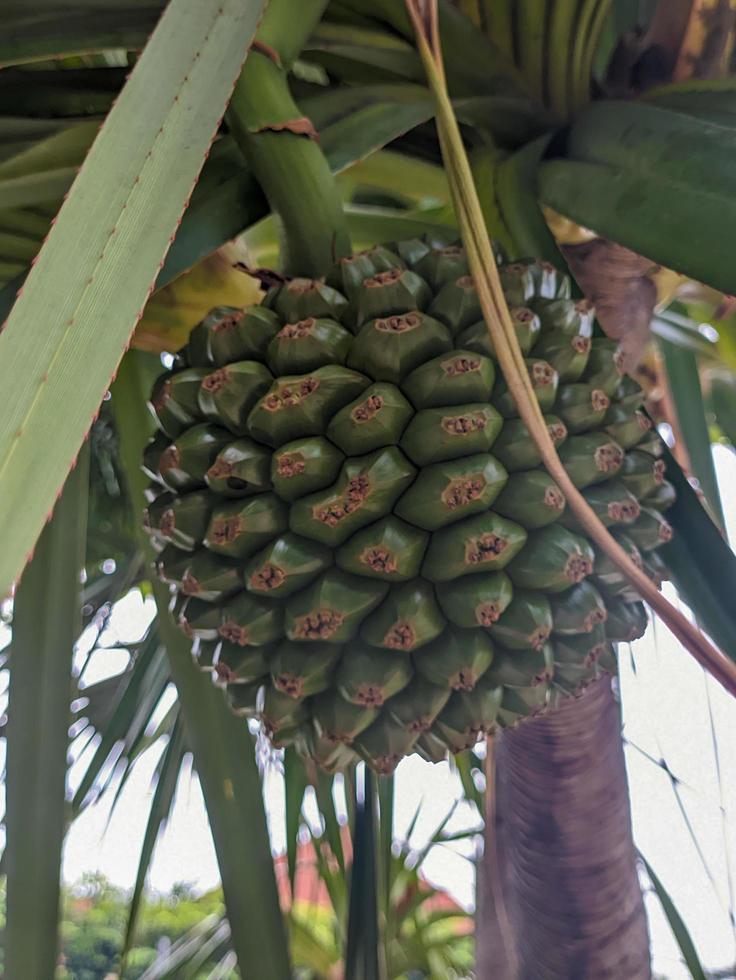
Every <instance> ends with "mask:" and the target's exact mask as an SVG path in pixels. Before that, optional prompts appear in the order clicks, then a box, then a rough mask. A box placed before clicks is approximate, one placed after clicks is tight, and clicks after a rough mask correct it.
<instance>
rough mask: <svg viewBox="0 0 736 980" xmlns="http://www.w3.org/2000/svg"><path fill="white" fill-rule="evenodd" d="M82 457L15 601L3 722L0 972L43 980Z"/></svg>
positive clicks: (72, 636)
mask: <svg viewBox="0 0 736 980" xmlns="http://www.w3.org/2000/svg"><path fill="white" fill-rule="evenodd" d="M87 479H88V451H87V447H85V448H84V449H83V451H82V453H81V455H80V459H79V460H78V462H77V466H76V467H75V469H74V470H73V471H72V473H71V474H70V475H69V477H68V479H67V481H66V485H65V487H64V491H63V493H62V495H61V498H60V499H59V502H58V504H57V505H56V508H55V510H54V515H53V517H52V520H51V523H50V524H49V525H48V526H47V527H46V528H45V530H44V532H43V534H42V535H41V538H40V540H39V542H38V547H37V550H36V554H35V556H34V558H33V561H32V562H31V563H30V565H29V566H28V568H27V569H26V573H25V575H24V576H23V581H22V582H21V584H20V586H19V588H18V591H17V593H16V596H15V606H14V614H13V641H12V653H11V657H10V691H9V710H8V725H7V733H6V734H7V740H8V741H7V745H8V752H7V776H6V779H7V812H6V816H5V822H6V829H7V840H6V847H5V855H4V859H5V868H6V873H7V924H6V928H5V937H4V950H5V975H6V976H7V977H18V978H19V980H20V978H21V977H28V978H29V980H30V978H31V977H34V978H36V977H37V978H38V980H42V978H43V980H45V978H46V977H52V976H53V974H54V967H55V963H56V956H57V940H58V937H57V926H58V915H59V888H60V864H61V845H62V840H63V837H64V829H65V820H66V805H67V804H66V800H65V792H64V790H65V780H66V766H67V760H66V754H67V747H68V729H69V723H70V720H71V712H70V708H69V704H70V693H71V688H72V678H71V669H72V651H73V646H74V643H75V642H76V640H77V637H78V636H79V630H80V627H81V610H80V574H81V570H82V568H83V567H84V543H85V530H86V529H85V521H86V516H87Z"/></svg>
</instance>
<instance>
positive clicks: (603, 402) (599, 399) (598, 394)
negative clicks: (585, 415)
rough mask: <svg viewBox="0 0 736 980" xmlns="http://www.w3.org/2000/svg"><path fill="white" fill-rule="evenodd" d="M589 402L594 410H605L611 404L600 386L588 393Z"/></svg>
mask: <svg viewBox="0 0 736 980" xmlns="http://www.w3.org/2000/svg"><path fill="white" fill-rule="evenodd" d="M590 404H591V407H592V409H593V411H594V412H605V410H606V409H607V408H608V406H609V405H610V404H611V399H610V398H609V397H608V395H607V394H606V393H605V391H601V390H600V388H594V389H593V390H592V392H591V393H590Z"/></svg>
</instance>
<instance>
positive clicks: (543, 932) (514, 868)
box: [484, 677, 651, 980]
mask: <svg viewBox="0 0 736 980" xmlns="http://www.w3.org/2000/svg"><path fill="white" fill-rule="evenodd" d="M620 729H621V719H620V712H619V707H618V705H617V703H616V701H615V700H614V697H613V693H612V690H611V681H610V678H607V677H606V678H602V679H601V680H599V681H596V682H595V683H594V684H592V685H590V687H588V688H587V689H586V691H585V692H584V693H583V694H582V695H581V696H580V697H578V698H575V699H570V700H569V701H566V702H564V703H563V704H562V705H561V706H560V707H559V708H557V709H555V710H554V711H551V712H549V713H548V714H546V715H543V716H541V717H538V718H533V719H530V720H528V721H526V722H524V723H522V724H521V725H519V727H518V728H516V729H514V730H512V731H509V732H505V733H504V734H503V736H502V737H501V739H500V742H499V745H498V769H499V772H498V775H499V778H498V780H497V787H498V800H497V805H498V815H499V818H500V819H501V820H502V821H503V841H504V848H505V852H506V853H505V859H506V862H507V874H506V875H505V876H504V877H505V878H506V896H505V897H506V902H507V906H508V908H509V914H510V917H511V921H512V924H513V927H514V932H515V934H516V942H517V948H518V951H519V957H520V968H519V973H518V980H623V978H626V980H650V978H651V968H650V960H649V937H648V932H647V922H646V915H645V912H644V903H643V899H642V894H641V889H640V886H639V880H638V876H637V871H636V857H635V850H634V843H633V839H632V832H631V813H630V810H629V796H628V786H627V780H626V770H625V766H624V755H623V746H622V741H621V734H620ZM504 816H507V817H508V819H507V820H505V821H504ZM484 980H491V977H490V975H489V976H488V977H485V976H484Z"/></svg>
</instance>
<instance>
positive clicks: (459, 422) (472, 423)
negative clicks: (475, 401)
mask: <svg viewBox="0 0 736 980" xmlns="http://www.w3.org/2000/svg"><path fill="white" fill-rule="evenodd" d="M440 424H441V426H442V428H443V429H444V430H445V432H448V433H450V435H453V436H464V435H467V434H468V433H470V432H477V431H478V430H479V429H483V428H485V424H486V418H485V415H484V414H483V412H476V413H475V414H474V415H454V416H453V415H450V416H446V417H445V418H443V419H442V422H441V423H440Z"/></svg>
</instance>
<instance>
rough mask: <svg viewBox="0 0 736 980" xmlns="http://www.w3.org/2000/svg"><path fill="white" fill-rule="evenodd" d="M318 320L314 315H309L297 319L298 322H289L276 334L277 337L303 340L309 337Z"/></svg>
mask: <svg viewBox="0 0 736 980" xmlns="http://www.w3.org/2000/svg"><path fill="white" fill-rule="evenodd" d="M316 322H317V321H316V320H315V319H314V317H313V316H310V317H307V319H306V320H297V322H296V323H287V324H286V326H284V327H282V328H281V329H280V330H279V332H278V333H277V334H276V336H277V337H283V338H284V339H285V340H301V339H302V338H304V337H308V336H309V335H310V334H311V332H312V331H313V330H314V325H315V323H316Z"/></svg>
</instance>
